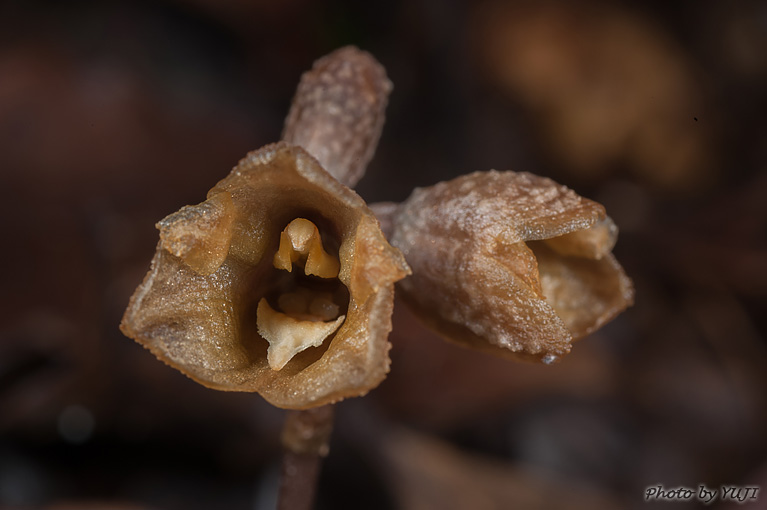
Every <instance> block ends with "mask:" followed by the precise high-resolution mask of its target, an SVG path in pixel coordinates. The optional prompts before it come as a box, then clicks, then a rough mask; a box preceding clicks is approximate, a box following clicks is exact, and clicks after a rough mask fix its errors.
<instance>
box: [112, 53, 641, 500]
mask: <svg viewBox="0 0 767 510" xmlns="http://www.w3.org/2000/svg"><path fill="white" fill-rule="evenodd" d="M391 88H392V87H391V83H390V82H389V80H388V79H387V77H386V74H385V71H384V69H383V67H382V66H381V65H380V64H379V63H378V62H376V60H375V59H374V58H373V57H372V56H371V55H369V54H367V53H365V52H362V51H360V50H358V49H356V48H353V47H346V48H342V49H339V50H337V51H335V52H333V53H331V54H330V55H328V56H326V57H323V58H321V59H320V60H318V61H317V62H316V63H315V65H314V67H313V68H312V70H311V71H309V72H307V73H305V74H304V76H303V77H302V79H301V82H300V84H299V86H298V91H297V93H296V96H295V98H294V100H293V105H292V107H291V110H290V113H289V114H288V117H287V120H286V125H285V129H284V133H283V137H282V141H280V142H278V143H275V144H272V145H267V146H265V147H262V148H261V149H259V150H257V151H254V152H251V153H249V154H248V155H247V156H245V158H244V159H242V160H241V161H240V162H239V164H238V165H237V166H236V167H234V169H233V170H232V171H231V173H230V174H229V175H228V176H227V177H225V178H224V179H223V180H221V181H220V182H219V183H218V184H216V185H215V186H214V187H213V188H212V189H211V190H210V191H209V192H208V195H207V199H206V200H205V201H204V202H202V203H200V204H197V205H192V206H186V207H183V208H182V209H181V210H179V211H177V212H175V213H173V214H171V215H170V216H168V217H166V218H164V219H163V220H161V221H160V222H159V223H158V224H157V227H158V229H159V230H160V242H159V244H158V246H157V251H156V253H155V256H154V259H153V260H152V265H151V269H150V270H149V272H148V273H147V275H146V277H145V279H144V281H143V283H142V284H141V285H140V286H139V287H138V288H137V289H136V291H135V293H134V294H133V297H132V298H131V300H130V304H129V305H128V309H127V310H126V312H125V316H124V317H123V321H122V324H121V329H122V331H123V332H124V333H125V334H126V335H127V336H129V337H131V338H133V339H135V340H136V341H138V342H139V343H141V344H142V345H144V346H145V347H146V348H148V349H149V350H150V351H151V352H152V353H153V354H155V355H156V356H157V357H158V358H159V359H161V360H162V361H164V362H166V363H167V364H169V365H170V366H172V367H174V368H176V369H178V370H180V371H181V372H183V373H184V374H186V375H187V376H189V377H191V378H192V379H194V380H195V381H197V382H199V383H201V384H203V385H205V386H207V387H210V388H214V389H218V390H227V391H250V392H258V393H259V394H261V395H262V396H263V397H264V398H265V399H266V400H267V401H269V402H270V403H272V404H274V405H275V406H278V407H282V408H286V409H292V410H303V411H300V412H297V413H292V414H290V415H289V416H288V419H287V420H286V425H285V428H284V433H283V445H284V446H285V448H286V457H285V463H286V465H287V467H288V468H289V469H286V470H284V473H293V474H294V475H295V476H293V480H292V481H291V477H290V476H286V477H285V481H284V482H283V488H284V490H283V491H282V493H281V505H282V506H281V507H282V508H300V507H301V506H302V505H304V506H308V505H309V504H310V503H311V500H312V494H311V492H312V491H311V487H313V481H311V480H310V479H311V478H313V477H314V476H315V475H316V471H317V467H318V461H317V459H318V457H319V456H321V455H324V454H325V453H327V439H328V437H329V434H330V429H331V423H332V422H331V419H332V409H331V408H330V407H328V406H326V404H332V403H334V402H337V401H339V400H341V399H343V398H346V397H352V396H360V395H364V394H365V393H367V392H368V391H370V390H371V389H373V388H375V387H376V386H377V385H378V384H379V383H380V382H381V381H382V380H383V379H384V378H385V377H386V374H387V372H388V370H389V356H388V351H389V348H390V344H389V342H388V340H387V338H388V334H389V332H390V331H391V328H392V325H391V314H392V308H393V304H394V292H395V283H396V284H397V286H396V287H397V292H398V294H399V295H400V296H401V298H402V301H403V302H405V303H407V305H408V306H409V307H410V308H411V309H412V310H413V311H414V312H415V313H416V314H417V316H418V317H420V318H421V319H422V320H423V321H424V322H425V323H426V324H427V325H428V326H430V327H431V328H433V329H434V330H435V331H437V332H438V333H440V334H441V335H442V336H444V337H445V338H447V339H449V340H452V341H455V342H457V343H460V344H463V345H465V346H468V347H472V348H476V349H480V350H482V351H486V352H489V353H492V354H496V355H501V356H506V357H510V358H515V359H524V360H530V361H542V362H544V363H552V362H554V361H556V360H557V359H558V358H559V357H561V356H563V355H565V354H567V353H568V352H570V348H571V345H572V342H573V340H575V339H577V338H580V337H582V336H584V335H587V334H589V333H590V332H592V331H594V330H595V329H597V328H599V327H600V326H601V325H602V324H604V323H605V322H607V321H608V320H610V319H611V318H613V317H614V316H615V315H617V314H618V313H620V312H621V311H622V310H623V309H625V308H626V307H627V306H629V305H630V304H631V302H632V299H633V290H632V286H631V282H630V280H629V279H628V277H627V276H626V275H625V274H624V272H623V270H622V268H621V266H620V265H619V264H618V262H617V261H616V260H615V258H614V257H613V255H612V253H611V250H612V247H613V245H614V243H615V240H616V236H617V228H616V226H615V224H614V223H613V222H612V220H610V218H609V217H608V216H607V215H606V213H605V210H604V207H602V206H601V205H600V204H598V203H596V202H592V201H590V200H588V199H585V198H582V197H580V196H578V195H576V194H575V193H574V192H573V191H571V190H569V189H567V188H565V187H564V186H561V185H559V184H557V183H555V182H553V181H551V180H550V179H546V178H543V177H538V176H535V175H532V174H528V173H515V172H509V171H507V172H497V171H489V172H475V173H472V174H468V175H465V176H462V177H459V178H457V179H454V180H452V181H448V182H442V183H439V184H436V185H434V186H432V187H429V188H423V189H416V190H415V191H414V192H413V194H412V195H411V196H410V197H409V198H408V199H407V200H406V201H405V202H403V203H401V204H393V203H385V204H374V205H373V206H371V207H368V205H367V204H366V203H365V202H364V201H363V200H362V198H360V197H359V196H358V195H357V194H356V193H355V192H354V191H353V190H352V189H351V188H352V187H353V186H354V185H355V184H356V183H357V181H358V180H359V179H360V178H361V177H362V175H363V173H364V171H365V168H366V166H367V164H368V162H369V161H370V159H371V158H372V155H373V152H374V150H375V147H376V145H377V143H378V138H379V136H380V133H381V128H382V126H383V121H384V110H385V107H386V103H387V99H388V95H389V92H390V91H391ZM307 487H308V489H307Z"/></svg>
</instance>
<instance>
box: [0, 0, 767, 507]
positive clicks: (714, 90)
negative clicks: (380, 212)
mask: <svg viewBox="0 0 767 510" xmlns="http://www.w3.org/2000/svg"><path fill="white" fill-rule="evenodd" d="M344 44H356V45H358V46H360V47H362V48H363V49H366V50H368V51H370V52H372V53H373V54H374V55H376V57H377V58H378V59H379V60H380V61H381V62H382V63H383V64H384V65H385V66H386V68H387V70H388V73H389V76H390V78H391V80H392V81H393V82H394V85H395V89H394V93H393V95H392V97H391V101H390V106H389V110H388V120H387V124H386V126H385V128H384V134H383V138H382V140H381V144H380V146H379V150H378V152H377V154H376V157H375V159H374V161H373V163H372V164H371V166H370V168H369V171H368V174H367V176H366V177H365V178H364V179H363V180H362V182H361V183H360V185H359V186H358V191H359V192H360V194H361V195H362V196H363V197H364V198H365V199H367V200H368V201H371V202H374V201H379V200H397V201H399V200H402V199H404V198H405V197H407V196H408V194H409V193H410V190H411V189H412V188H413V187H414V186H423V185H429V184H433V183H435V182H437V181H439V180H444V179H447V178H451V177H454V176H457V175H460V174H462V173H466V172H470V171H475V170H487V169H490V168H495V169H499V170H505V169H514V170H524V171H530V172H534V173H538V174H540V175H545V176H549V177H552V178H554V179H555V180H557V181H559V182H561V183H563V184H566V185H568V186H569V187H571V188H573V189H575V190H576V191H578V192H579V193H580V194H582V195H585V196H587V197H590V198H593V199H595V200H598V201H600V202H602V203H603V204H605V206H606V207H607V210H608V213H609V214H610V215H611V216H612V217H613V218H614V219H615V221H616V223H617V224H618V225H619V226H620V227H621V236H620V239H619V242H618V245H617V247H616V249H615V253H616V255H617V256H618V259H619V260H620V261H621V262H622V263H623V264H624V266H625V268H626V270H627V272H628V273H629V275H630V276H631V277H632V278H633V279H634V282H635V284H636V289H637V298H636V301H637V303H636V305H635V306H634V307H633V308H632V309H630V310H629V311H628V312H626V313H625V314H623V315H622V316H620V317H619V318H618V319H617V320H615V321H614V322H612V323H611V324H609V325H608V326H607V327H605V328H604V329H603V330H602V331H600V332H598V333H596V334H594V335H592V336H591V337H590V338H587V339H585V340H582V341H581V342H580V343H579V344H577V345H576V347H575V349H574V350H573V353H572V354H571V355H570V356H569V357H568V358H566V359H565V360H563V362H562V363H560V364H557V365H555V366H551V367H545V366H540V367H539V366H532V365H520V364H513V363H510V362H506V361H501V360H496V359H493V358H489V357H487V356H484V355H481V354H475V353H473V352H469V351H466V350H463V349H460V348H457V347H453V346H452V345H447V344H445V343H443V342H442V341H441V340H439V339H437V338H435V337H434V336H432V335H431V334H429V333H428V332H426V331H425V330H423V329H422V328H421V327H420V326H419V325H418V324H417V323H416V322H415V321H414V319H413V318H412V317H411V316H410V315H409V314H408V312H407V310H405V309H403V308H402V307H398V309H397V311H396V313H395V330H394V332H393V333H392V336H391V340H392V343H393V344H394V349H393V351H392V358H393V365H392V372H391V374H390V376H389V378H388V379H387V380H386V381H385V382H384V383H383V384H382V385H381V386H380V387H379V388H378V389H376V390H375V391H373V392H372V393H371V394H370V395H368V396H367V397H365V398H364V399H354V400H350V401H346V402H343V403H342V404H341V405H339V406H338V414H337V426H336V430H335V433H334V437H333V445H332V453H331V455H330V457H329V458H328V459H327V462H326V464H325V469H324V471H323V474H322V479H321V482H320V492H319V497H318V504H317V508H321V509H331V508H332V509H338V508H366V509H389V508H403V509H422V508H440V509H459V508H460V509H463V508H467V509H491V508H499V509H500V508H541V509H542V508H551V509H571V508H584V509H586V508H589V509H607V508H645V506H646V504H645V502H644V501H643V496H644V490H645V488H646V487H647V486H657V485H663V486H664V487H665V488H674V487H677V486H680V485H682V486H687V487H694V488H697V487H698V486H699V485H701V484H705V485H707V486H708V487H709V488H718V487H719V486H721V485H723V484H724V485H738V486H742V487H745V486H761V487H762V492H763V493H762V494H760V500H759V501H758V502H757V503H752V504H751V506H744V507H743V508H757V507H759V508H765V506H766V505H767V492H765V491H767V434H765V431H767V413H766V411H765V410H766V409H767V408H766V407H765V400H766V399H767V346H766V344H765V330H766V326H767V323H766V321H765V315H764V312H765V304H766V303H765V296H766V295H767V292H766V291H767V235H766V234H767V172H765V170H767V115H766V113H767V108H766V107H767V96H766V94H765V90H767V51H765V50H766V49H767V4H765V3H764V2H761V1H757V0H752V1H749V0H744V1H741V2H733V3H724V2H717V1H714V0H704V1H692V0H683V1H681V2H674V3H673V4H672V3H670V2H660V1H650V2H638V1H623V2H614V3H601V2H593V1H588V2H580V3H577V5H576V4H575V3H572V2H564V1H562V2H557V1H546V2H501V1H496V0H482V1H477V2H468V1H467V2H459V1H445V2H438V1H435V0H415V1H390V2H379V1H371V2H356V1H353V0H337V1H329V2H310V1H308V0H289V1H284V2H268V1H264V0H251V1H246V0H227V1H218V2H216V1H213V0H186V1H184V0H164V1H156V2H148V1H133V2H129V1H114V2H96V1H74V2H53V1H40V0H17V1H3V2H2V3H0V179H1V180H0V186H1V189H2V190H3V194H4V198H3V200H2V201H0V218H2V220H0V221H2V229H1V231H2V233H3V249H2V252H0V260H1V261H2V263H1V264H0V267H2V291H1V292H2V307H1V308H0V317H1V319H0V507H3V508H6V507H7V508H16V507H22V508H23V507H45V508H59V509H61V508H121V509H148V508H155V509H169V510H171V509H192V510H194V509H208V508H230V509H259V510H260V509H267V508H273V505H274V498H275V495H276V492H275V491H276V477H277V466H278V462H279V452H278V447H277V443H278V440H277V437H278V433H279V428H280V425H281V420H282V411H280V410H276V409H273V408H271V407H270V406H269V405H267V404H265V403H264V402H263V401H262V400H261V399H260V397H258V396H256V395H249V394H225V393H218V392H214V391H212V390H208V389H205V388H203V387H201V386H198V385H196V384H195V383H193V382H191V381H189V380H187V379H186V378H185V377H184V376H182V375H181V374H179V373H177V372H176V371H174V370H171V369H169V368H167V367H166V366H164V365H163V364H162V363H160V362H158V361H156V360H155V359H154V358H153V356H151V355H150V354H149V353H148V352H146V351H144V350H143V349H142V348H141V347H140V346H139V345H138V344H135V343H134V342H132V341H130V340H128V339H126V338H124V337H123V336H122V335H121V334H120V332H119V331H118V329H117V326H118V323H119V320H120V317H121V315H122V312H123V310H124V308H125V306H126V304H127V300H128V297H129V295H130V294H131V293H132V291H133V289H134V288H135V287H136V285H137V284H138V283H139V282H140V281H141V278H142V277H143V274H144V273H145V271H146V270H147V268H148V264H149V260H150V258H151V255H152V253H153V250H154V246H155V243H156V241H157V232H156V230H155V229H154V227H153V225H154V223H155V222H156V221H157V220H159V219H160V218H162V217H163V216H165V215H166V214H168V213H170V212H173V211H174V210H176V209H178V208H179V207H180V206H182V205H184V204H191V203H197V202H200V201H201V200H203V199H204V197H205V192H206V191H207V189H208V188H210V187H211V186H212V185H213V184H214V183H215V182H216V181H218V180H219V179H221V178H222V177H224V176H225V175H226V173H227V172H228V171H229V169H230V168H231V167H232V166H233V165H234V164H236V162H237V161H238V160H239V158H241V157H242V156H244V155H245V153H246V152H247V151H249V150H252V149H255V148H258V147H260V146H262V145H264V144H266V143H269V142H273V141H276V140H277V139H278V138H279V136H280V131H281V127H282V120H283V118H284V116H285V114H286V113H287V109H288V107H289V104H290V99H291V96H292V94H293V91H294V88H295V86H296V84H297V82H298V78H299V76H300V74H301V72H303V71H304V70H306V69H308V68H309V67H310V66H311V63H312V61H313V60H314V59H316V58H318V57H320V56H321V55H323V54H325V53H328V52H329V51H331V50H333V49H335V48H336V47H339V46H341V45H344ZM698 506H702V505H701V504H700V503H699V502H696V501H694V500H693V501H690V502H687V503H684V502H679V503H675V504H674V508H679V509H686V508H696V507H698ZM735 507H736V506H735V505H734V504H728V503H724V502H721V501H717V502H715V503H714V505H713V507H709V508H717V509H719V508H721V509H725V508H735Z"/></svg>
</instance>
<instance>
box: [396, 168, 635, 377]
mask: <svg viewBox="0 0 767 510" xmlns="http://www.w3.org/2000/svg"><path fill="white" fill-rule="evenodd" d="M386 212H387V216H388V217H391V218H392V220H393V233H392V236H391V242H392V244H393V245H394V246H396V247H398V248H400V249H401V250H402V252H403V253H404V254H405V257H406V259H407V261H408V263H409V264H410V266H411V268H412V269H413V276H412V277H411V278H408V279H407V280H405V281H403V282H401V283H400V284H399V289H400V290H401V294H402V297H403V298H404V300H405V301H406V302H407V303H408V304H409V305H410V306H411V307H412V308H414V309H415V310H416V311H417V312H418V314H419V316H420V317H421V318H422V319H423V320H424V321H425V322H426V323H427V324H429V325H430V326H431V327H433V328H434V329H435V330H437V331H438V332H440V333H442V334H443V335H444V336H446V337H447V338H448V339H451V340H454V341H457V342H460V343H463V344H466V345H470V346H472V347H475V348H479V349H482V350H486V351H489V352H493V353H495V354H502V355H507V356H512V357H517V358H524V359H539V360H543V361H547V362H549V361H551V360H553V359H556V358H557V357H559V356H561V355H563V354H566V353H567V352H569V350H570V346H571V341H572V337H573V333H575V334H576V335H577V336H580V335H582V334H584V332H588V331H591V330H593V329H595V328H596V327H598V326H599V325H601V324H602V323H603V322H605V321H606V320H608V319H609V318H611V317H612V316H613V315H615V314H616V313H618V312H619V311H620V310H622V309H623V308H625V306H627V303H628V301H630V300H627V299H626V297H627V296H630V294H631V291H630V285H629V284H628V283H627V282H628V279H627V278H626V277H625V275H624V274H623V273H622V270H620V266H618V265H617V263H615V260H614V259H613V258H612V256H611V255H610V254H609V250H610V249H611V248H612V245H613V244H614V242H615V236H616V234H617V230H616V229H615V226H614V224H613V223H612V221H611V220H609V219H608V218H607V217H606V216H605V211H604V208H603V207H602V206H601V205H599V204H597V203H596V202H592V201H590V200H587V199H584V198H582V197H579V196H578V195H576V194H575V193H574V192H573V191H571V190H569V189H567V188H566V187H564V186H561V185H558V184H556V183H555V182H553V181H551V180H550V179H546V178H543V177H537V176H535V175H531V174H527V173H514V172H496V171H490V172H477V173H473V174H470V175H466V176H463V177H459V178H457V179H454V180H452V181H448V182H443V183H440V184H437V185H435V186H432V187H430V188H424V189H419V190H416V191H415V192H413V194H412V195H411V196H410V198H408V200H406V201H405V202H404V203H403V204H401V205H400V206H399V207H398V208H397V209H396V211H395V212H394V213H393V214H392V213H391V212H390V211H386ZM590 229H594V232H590ZM552 238H556V239H558V240H557V241H552V242H553V246H552V247H551V248H547V246H546V245H545V244H544V243H538V244H540V245H541V251H542V252H543V251H545V253H546V255H549V254H554V255H552V257H549V258H547V259H546V262H547V270H548V268H549V267H550V268H551V269H550V270H549V272H548V273H547V275H548V276H550V277H549V278H548V279H547V280H546V281H545V285H543V283H544V282H542V281H541V279H540V274H539V266H538V261H537V260H536V256H535V253H537V252H535V253H534V251H533V250H531V249H530V248H529V247H528V246H527V245H526V242H529V241H543V240H547V241H546V242H548V240H551V239H552ZM554 248H556V249H557V250H559V251H560V252H564V253H567V254H570V255H571V257H568V258H572V259H573V260H574V262H573V263H572V264H570V263H569V262H568V264H565V265H557V263H555V262H552V261H551V260H550V259H552V258H553V259H554V260H556V259H557V257H559V258H562V255H561V254H560V253H558V252H557V251H554ZM582 257H589V258H590V259H594V260H590V262H592V266H593V267H592V266H589V265H588V264H580V262H579V261H580V260H581V258H582ZM596 259H602V261H601V262H596ZM575 261H578V262H575ZM570 267H572V268H573V269H572V270H573V272H574V273H578V274H577V277H576V275H570V274H569V273H567V271H566V269H567V268H570ZM617 271H619V273H618V272H617ZM582 273H584V274H582ZM559 278H570V279H571V281H569V282H567V284H564V283H562V286H561V287H556V284H557V283H558V282H559ZM603 279H606V283H603V281H602V280H603ZM595 285H596V286H597V287H593V286H595ZM555 290H556V291H558V292H554V291H555ZM549 293H553V294H554V295H555V297H556V299H550V296H549ZM574 293H583V294H584V296H583V297H582V298H580V300H578V299H576V298H575V296H574V295H573V294H574ZM605 294H610V295H609V296H605ZM613 294H616V295H617V297H616V296H615V295H613ZM602 298H604V299H611V300H612V301H609V304H606V303H603V302H600V303H598V305H599V306H596V305H595V302H596V301H597V300H598V299H602ZM592 305H594V306H595V308H594V309H592V310H590V311H588V312H586V314H585V317H584V318H583V319H582V320H581V319H580V318H576V316H575V315H573V313H575V314H576V315H577V313H576V312H577V310H575V309H576V308H577V307H578V306H592ZM558 307H563V309H564V310H565V312H566V314H565V316H562V315H561V314H560V313H559V309H558ZM571 312H573V313H571ZM570 326H573V327H574V328H575V329H572V330H571V329H570Z"/></svg>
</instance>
